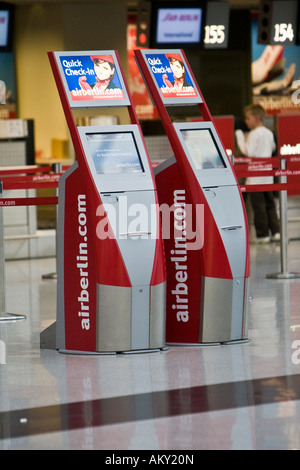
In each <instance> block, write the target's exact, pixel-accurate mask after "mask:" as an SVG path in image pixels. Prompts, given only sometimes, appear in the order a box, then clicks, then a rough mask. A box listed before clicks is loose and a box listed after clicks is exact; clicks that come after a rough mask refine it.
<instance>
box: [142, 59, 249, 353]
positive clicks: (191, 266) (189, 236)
mask: <svg viewBox="0 0 300 470" xmlns="http://www.w3.org/2000/svg"><path fill="white" fill-rule="evenodd" d="M135 55H136V60H137V63H138V66H139V69H140V71H141V73H142V75H143V77H144V80H145V82H146V84H147V88H148V90H149V92H150V94H151V96H152V99H153V101H154V103H155V104H156V106H157V108H158V111H159V113H160V116H161V118H162V121H163V124H164V127H165V131H166V133H167V136H168V138H169V140H170V144H171V146H172V150H173V152H174V156H173V157H171V158H169V159H168V160H166V161H165V162H163V163H162V164H160V165H158V166H157V167H156V168H155V178H156V185H157V189H158V194H159V202H160V207H161V214H162V221H163V236H164V244H165V255H166V265H167V322H166V340H167V343H173V344H181V345H182V344H208V343H213V344H215V343H233V342H236V341H243V340H247V339H248V337H247V334H248V331H247V330H248V327H247V311H248V299H249V293H248V289H249V242H248V227H247V218H246V212H245V207H244V203H243V198H242V195H241V193H240V190H239V187H238V184H237V181H236V178H235V175H234V173H233V170H232V167H231V164H230V161H229V158H228V156H227V154H226V152H225V150H224V146H223V144H222V142H221V140H220V138H219V135H218V132H217V130H216V127H215V124H214V122H213V121H212V118H211V115H210V113H209V110H208V108H207V106H206V104H205V102H204V99H203V97H202V95H201V92H200V89H199V87H198V85H197V83H196V80H195V78H194V76H193V74H192V71H191V69H190V67H189V64H188V62H187V60H186V57H185V55H184V52H183V51H182V50H139V51H135ZM180 69H181V71H180ZM173 105H177V106H178V105H183V106H188V105H195V106H197V107H198V108H199V110H200V113H201V115H202V120H201V122H200V121H199V122H175V123H173V122H172V120H171V117H170V115H169V112H168V110H167V107H169V106H173ZM167 208H172V214H173V215H172V219H171V216H170V220H172V221H171V223H170V226H171V230H170V231H169V233H166V227H167V226H168V224H165V226H164V221H165V218H166V216H165V212H166V211H167ZM168 215H169V214H168Z"/></svg>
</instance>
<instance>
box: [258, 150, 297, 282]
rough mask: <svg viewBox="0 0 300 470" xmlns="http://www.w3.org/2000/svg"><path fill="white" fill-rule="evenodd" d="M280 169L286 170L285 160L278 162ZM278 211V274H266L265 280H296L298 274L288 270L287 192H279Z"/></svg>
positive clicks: (282, 181) (284, 177) (281, 179)
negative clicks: (279, 269)
mask: <svg viewBox="0 0 300 470" xmlns="http://www.w3.org/2000/svg"><path fill="white" fill-rule="evenodd" d="M280 169H281V170H286V160H285V159H282V160H281V161H280ZM280 182H281V183H286V182H287V177H286V176H281V177H280ZM279 211H280V262H281V271H280V273H273V274H267V276H266V278H267V279H297V278H300V273H290V272H289V268H288V233H287V224H288V220H287V191H286V190H284V191H280V192H279Z"/></svg>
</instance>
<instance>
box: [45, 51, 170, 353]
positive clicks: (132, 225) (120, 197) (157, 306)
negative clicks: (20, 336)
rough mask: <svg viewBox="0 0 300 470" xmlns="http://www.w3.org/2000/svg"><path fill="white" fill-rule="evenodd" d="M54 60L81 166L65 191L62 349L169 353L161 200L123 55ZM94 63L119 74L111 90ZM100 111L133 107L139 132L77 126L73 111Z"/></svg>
mask: <svg viewBox="0 0 300 470" xmlns="http://www.w3.org/2000/svg"><path fill="white" fill-rule="evenodd" d="M49 58H50V62H51V66H52V70H53V73H54V77H55V80H56V83H57V87H58V91H59V94H60V97H61V101H62V104H63V108H64V111H65V115H66V119H67V122H68V125H69V129H70V132H71V137H72V141H73V145H74V148H75V154H76V157H77V161H76V162H75V163H74V164H73V165H72V167H71V168H70V169H69V170H68V171H67V172H66V173H65V174H64V175H63V176H62V177H61V178H60V182H59V208H58V211H59V212H58V266H57V271H58V282H57V286H58V292H57V320H56V347H57V349H58V350H59V351H60V352H74V353H115V352H132V351H139V350H143V351H145V350H155V349H161V348H163V347H164V346H165V304H166V299H165V298H166V272H165V259H164V252H163V242H162V238H161V226H160V219H159V214H158V205H157V202H158V200H157V191H156V186H155V180H154V177H153V173H152V168H151V165H150V161H149V157H148V154H147V152H146V149H145V144H144V140H143V136H142V133H141V131H140V127H139V125H138V121H137V118H136V115H135V112H134V110H133V108H132V106H131V101H130V97H129V93H128V89H127V86H126V83H125V79H124V76H123V72H122V69H121V65H120V63H119V59H118V54H117V52H116V51H88V52H55V53H49ZM94 60H96V62H95V64H96V65H97V66H101V65H102V64H103V63H105V64H106V66H107V64H109V67H110V68H111V69H114V78H113V84H112V85H111V86H110V87H107V90H106V89H105V88H104V87H102V86H100V80H97V81H96V80H95V78H96V77H95V75H96V72H95V71H96V65H95V71H94V65H93V61H94ZM93 82H95V83H96V85H95V84H93ZM97 85H99V86H98V87H97ZM101 85H102V83H101ZM101 106H102V107H103V106H106V107H110V106H127V107H128V110H129V113H130V117H131V122H132V124H130V125H126V126H124V125H114V126H105V127H103V126H82V127H77V126H76V125H75V121H74V118H73V114H72V111H71V108H73V107H81V108H88V107H101Z"/></svg>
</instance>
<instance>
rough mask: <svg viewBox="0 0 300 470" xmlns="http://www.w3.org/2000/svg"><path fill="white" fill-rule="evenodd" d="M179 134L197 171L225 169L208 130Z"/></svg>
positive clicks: (192, 130)
mask: <svg viewBox="0 0 300 470" xmlns="http://www.w3.org/2000/svg"><path fill="white" fill-rule="evenodd" d="M181 134H182V137H183V140H184V142H185V144H186V146H187V148H188V151H189V154H190V156H191V158H192V161H193V163H194V166H195V168H196V169H197V170H204V169H211V168H226V165H225V162H224V160H223V158H222V156H221V155H220V152H219V150H218V148H217V145H216V143H215V140H214V138H213V135H212V133H211V131H210V129H187V130H181Z"/></svg>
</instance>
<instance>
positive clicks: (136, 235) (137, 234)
mask: <svg viewBox="0 0 300 470" xmlns="http://www.w3.org/2000/svg"><path fill="white" fill-rule="evenodd" d="M151 233H152V232H146V231H145V232H122V233H119V237H126V236H129V237H141V236H142V235H151Z"/></svg>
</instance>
